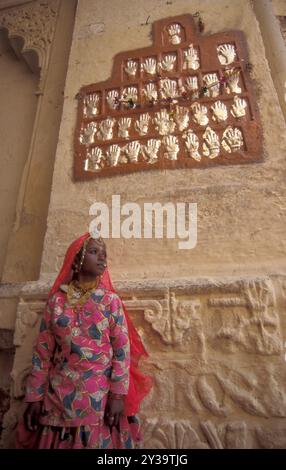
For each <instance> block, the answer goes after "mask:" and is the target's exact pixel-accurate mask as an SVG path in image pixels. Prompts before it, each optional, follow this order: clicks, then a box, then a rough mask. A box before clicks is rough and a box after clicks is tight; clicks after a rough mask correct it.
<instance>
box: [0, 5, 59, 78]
mask: <svg viewBox="0 0 286 470" xmlns="http://www.w3.org/2000/svg"><path fill="white" fill-rule="evenodd" d="M58 5H59V1H58V0H51V1H36V2H33V3H31V4H27V5H23V6H18V7H15V8H10V9H8V10H3V11H0V28H5V29H6V30H7V31H8V36H9V38H10V40H13V39H15V38H19V37H21V38H22V39H23V40H24V44H23V47H22V49H21V53H22V54H23V55H24V56H25V55H26V54H28V53H29V52H31V51H34V52H36V53H37V56H38V60H39V67H40V68H41V69H42V74H43V72H44V71H45V70H46V67H47V63H48V56H49V50H50V45H51V43H52V39H53V35H54V31H55V25H56V16H57V11H58ZM28 63H29V60H28Z"/></svg>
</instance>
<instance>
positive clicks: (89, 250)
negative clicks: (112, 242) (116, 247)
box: [81, 238, 106, 277]
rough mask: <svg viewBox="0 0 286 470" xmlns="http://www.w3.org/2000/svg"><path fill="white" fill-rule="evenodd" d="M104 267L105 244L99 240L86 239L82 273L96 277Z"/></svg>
mask: <svg viewBox="0 0 286 470" xmlns="http://www.w3.org/2000/svg"><path fill="white" fill-rule="evenodd" d="M105 267H106V246H105V243H104V242H103V241H101V240H97V239H93V238H91V239H90V240H89V241H88V244H87V247H86V252H85V257H84V261H83V264H82V268H81V271H82V273H83V274H85V275H88V276H92V277H96V276H98V275H101V274H102V273H103V271H104V269H105Z"/></svg>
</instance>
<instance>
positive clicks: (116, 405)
mask: <svg viewBox="0 0 286 470" xmlns="http://www.w3.org/2000/svg"><path fill="white" fill-rule="evenodd" d="M123 411H124V395H122V399H121V398H118V397H117V398H112V395H110V396H109V397H108V399H107V402H106V407H105V413H104V421H105V424H106V425H107V426H118V423H119V418H120V416H121V415H122V414H123Z"/></svg>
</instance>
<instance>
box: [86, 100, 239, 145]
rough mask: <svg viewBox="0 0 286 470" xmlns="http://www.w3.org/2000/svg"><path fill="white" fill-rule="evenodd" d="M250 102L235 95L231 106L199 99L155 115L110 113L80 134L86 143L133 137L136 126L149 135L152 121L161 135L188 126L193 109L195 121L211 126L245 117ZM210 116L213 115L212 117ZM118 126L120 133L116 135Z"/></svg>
mask: <svg viewBox="0 0 286 470" xmlns="http://www.w3.org/2000/svg"><path fill="white" fill-rule="evenodd" d="M246 109H247V102H246V100H245V99H243V98H239V97H238V96H235V97H234V99H233V100H232V101H231V102H230V103H229V109H228V107H227V106H226V104H225V103H223V102H222V101H216V102H215V103H213V104H212V105H209V106H205V105H202V104H200V103H198V102H195V103H193V104H192V105H191V106H190V111H189V109H188V107H187V106H178V105H176V106H175V108H174V111H171V112H169V111H168V110H167V109H165V108H163V109H161V110H160V111H158V112H156V113H154V117H153V118H152V117H151V115H150V113H143V114H140V115H139V117H138V119H136V118H131V117H121V118H119V119H118V120H117V119H115V118H112V117H108V118H107V119H104V120H102V121H99V122H94V121H92V122H89V123H88V124H87V125H85V126H84V128H83V129H82V132H81V134H80V137H79V139H80V143H81V144H82V145H87V146H88V145H91V144H94V143H95V141H96V140H99V141H106V140H111V139H113V138H123V139H129V138H130V130H131V129H132V132H133V129H134V130H135V132H137V133H138V134H139V135H140V136H145V135H147V134H148V133H149V132H150V125H154V130H155V131H157V132H158V133H159V135H162V136H164V135H168V134H170V133H172V132H174V131H175V130H179V131H180V132H182V131H184V130H186V129H187V128H188V126H189V124H190V112H191V119H192V121H193V122H194V123H195V124H197V125H199V126H207V125H208V124H209V121H214V122H216V123H223V122H224V121H226V120H227V119H228V118H229V114H231V116H233V117H234V118H241V117H243V116H245V115H246ZM209 116H211V117H210V118H209ZM115 129H116V130H117V133H116V136H115V135H114V131H115Z"/></svg>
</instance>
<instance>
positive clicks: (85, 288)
mask: <svg viewBox="0 0 286 470" xmlns="http://www.w3.org/2000/svg"><path fill="white" fill-rule="evenodd" d="M100 281H101V276H97V277H96V279H95V280H94V281H90V282H79V281H76V280H75V281H72V282H70V284H69V285H68V291H67V300H68V303H69V304H70V305H71V306H72V307H76V306H78V305H79V306H82V305H84V304H85V302H86V301H87V299H88V298H89V297H90V295H91V293H92V291H93V290H95V289H97V288H98V286H99V283H100Z"/></svg>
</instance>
